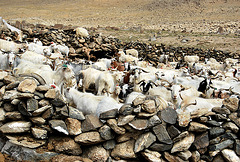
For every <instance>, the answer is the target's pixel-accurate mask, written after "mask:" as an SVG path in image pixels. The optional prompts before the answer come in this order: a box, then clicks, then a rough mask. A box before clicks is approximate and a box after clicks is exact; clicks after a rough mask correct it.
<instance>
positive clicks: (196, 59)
mask: <svg viewBox="0 0 240 162" xmlns="http://www.w3.org/2000/svg"><path fill="white" fill-rule="evenodd" d="M184 61H185V62H187V63H194V62H195V63H197V62H199V56H184Z"/></svg>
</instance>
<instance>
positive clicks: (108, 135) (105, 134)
mask: <svg viewBox="0 0 240 162" xmlns="http://www.w3.org/2000/svg"><path fill="white" fill-rule="evenodd" d="M99 133H100V136H101V137H102V138H103V139H105V140H111V139H114V137H115V135H114V133H113V132H112V129H111V128H110V127H109V126H108V125H104V126H102V127H101V128H100V129H99Z"/></svg>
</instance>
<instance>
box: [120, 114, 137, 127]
mask: <svg viewBox="0 0 240 162" xmlns="http://www.w3.org/2000/svg"><path fill="white" fill-rule="evenodd" d="M134 118H135V115H126V116H119V118H118V121H117V122H118V123H117V124H118V126H124V125H126V124H128V123H130V122H131V121H132V120H133V119H134Z"/></svg>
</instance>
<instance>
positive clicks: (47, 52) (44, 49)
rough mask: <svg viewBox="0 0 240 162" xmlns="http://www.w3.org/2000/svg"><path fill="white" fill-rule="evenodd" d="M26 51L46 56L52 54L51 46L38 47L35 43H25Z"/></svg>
mask: <svg viewBox="0 0 240 162" xmlns="http://www.w3.org/2000/svg"><path fill="white" fill-rule="evenodd" d="M27 49H28V50H29V51H33V52H36V53H38V54H41V55H47V56H50V55H51V53H52V47H51V46H40V45H38V44H35V43H29V44H28V43H27Z"/></svg>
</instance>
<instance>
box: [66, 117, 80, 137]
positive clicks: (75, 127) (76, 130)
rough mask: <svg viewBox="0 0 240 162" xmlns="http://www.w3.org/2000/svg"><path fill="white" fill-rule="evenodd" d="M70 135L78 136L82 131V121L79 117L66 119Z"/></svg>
mask: <svg viewBox="0 0 240 162" xmlns="http://www.w3.org/2000/svg"><path fill="white" fill-rule="evenodd" d="M65 123H66V125H67V129H68V132H69V135H74V136H77V135H79V134H81V133H82V129H81V122H80V121H79V120H77V119H73V118H67V119H66V120H65Z"/></svg>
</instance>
